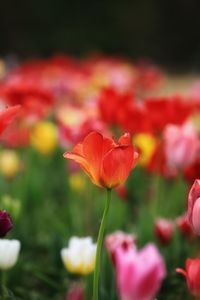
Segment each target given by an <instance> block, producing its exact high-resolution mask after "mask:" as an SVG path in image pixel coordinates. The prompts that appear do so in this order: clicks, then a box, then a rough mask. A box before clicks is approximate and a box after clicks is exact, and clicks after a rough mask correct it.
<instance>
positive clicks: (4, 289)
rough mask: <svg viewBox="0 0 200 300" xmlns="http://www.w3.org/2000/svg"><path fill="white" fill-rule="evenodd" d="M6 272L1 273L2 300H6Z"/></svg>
mask: <svg viewBox="0 0 200 300" xmlns="http://www.w3.org/2000/svg"><path fill="white" fill-rule="evenodd" d="M5 294H6V272H5V271H1V295H2V298H1V299H2V300H4V299H6V295H5Z"/></svg>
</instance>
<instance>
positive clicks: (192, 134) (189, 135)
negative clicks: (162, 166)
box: [164, 124, 200, 170]
mask: <svg viewBox="0 0 200 300" xmlns="http://www.w3.org/2000/svg"><path fill="white" fill-rule="evenodd" d="M199 146H200V144H199V139H198V135H197V133H196V131H195V129H194V127H193V126H192V125H191V124H185V125H183V126H176V125H168V126H167V127H166V128H165V131H164V151H165V156H166V161H167V165H168V167H169V169H172V170H182V169H185V168H186V167H188V166H190V165H191V164H192V163H193V162H194V161H195V159H196V158H197V155H198V151H199Z"/></svg>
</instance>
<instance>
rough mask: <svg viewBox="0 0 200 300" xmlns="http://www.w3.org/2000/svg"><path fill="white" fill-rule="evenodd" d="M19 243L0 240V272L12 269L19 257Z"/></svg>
mask: <svg viewBox="0 0 200 300" xmlns="http://www.w3.org/2000/svg"><path fill="white" fill-rule="evenodd" d="M20 247H21V244H20V241H18V240H5V239H4V240H2V239H0V270H7V269H10V268H12V267H13V266H14V265H15V264H16V262H17V260H18V256H19V251H20Z"/></svg>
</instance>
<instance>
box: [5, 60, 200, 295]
mask: <svg viewBox="0 0 200 300" xmlns="http://www.w3.org/2000/svg"><path fill="white" fill-rule="evenodd" d="M173 76H174V75H173ZM173 76H172V75H169V74H167V73H165V72H164V71H163V70H160V69H159V68H158V67H156V66H154V65H150V64H147V63H145V62H143V63H136V62H132V61H129V60H126V59H124V58H119V57H106V56H89V57H85V58H82V59H76V58H74V57H71V56H67V55H65V56H53V57H51V58H48V59H37V60H27V61H22V62H19V63H18V64H16V65H15V66H12V67H10V65H9V64H7V62H6V61H3V60H2V61H0V107H1V110H0V143H1V148H0V190H1V194H0V299H1V300H12V299H18V300H47V299H52V300H61V299H63V300H155V299H157V300H189V299H200V240H199V236H200V79H198V76H194V77H190V78H189V77H187V76H186V77H185V78H184V80H183V82H181V81H178V80H177V78H175V76H174V77H173ZM176 80H177V84H176ZM180 82H181V84H180Z"/></svg>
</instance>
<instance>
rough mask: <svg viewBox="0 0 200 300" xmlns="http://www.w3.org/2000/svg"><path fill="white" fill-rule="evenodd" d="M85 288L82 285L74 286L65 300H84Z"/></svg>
mask: <svg viewBox="0 0 200 300" xmlns="http://www.w3.org/2000/svg"><path fill="white" fill-rule="evenodd" d="M84 299H85V296H84V288H83V286H82V285H81V284H72V285H71V286H70V288H69V290H68V292H67V295H66V297H65V300H84Z"/></svg>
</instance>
